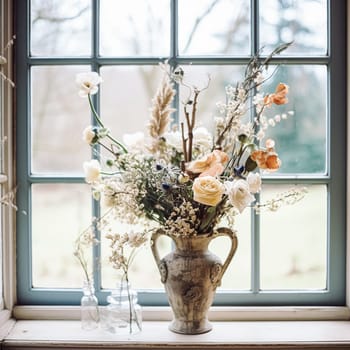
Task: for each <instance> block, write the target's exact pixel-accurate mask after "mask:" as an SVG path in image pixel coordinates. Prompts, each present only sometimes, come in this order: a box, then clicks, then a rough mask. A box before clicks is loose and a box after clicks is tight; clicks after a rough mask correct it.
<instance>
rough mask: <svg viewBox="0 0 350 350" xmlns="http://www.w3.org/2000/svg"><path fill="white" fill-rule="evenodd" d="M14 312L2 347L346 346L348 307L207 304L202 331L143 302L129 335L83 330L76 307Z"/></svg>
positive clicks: (349, 339)
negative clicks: (136, 329) (208, 323)
mask: <svg viewBox="0 0 350 350" xmlns="http://www.w3.org/2000/svg"><path fill="white" fill-rule="evenodd" d="M4 316H6V315H4ZM7 316H8V315H7ZM14 316H15V317H17V321H15V320H13V319H10V320H8V321H7V322H6V323H5V324H4V325H3V326H2V327H0V336H1V338H2V339H3V342H2V344H0V347H1V345H2V349H38V348H44V349H50V348H55V349H67V348H70V349H73V348H74V349H141V348H152V349H191V350H194V349H198V350H199V349H201V350H205V349H236V350H237V349H245V350H248V349H262V348H263V349H350V309H349V308H348V307H314V308H307V307H304V308H303V307H275V308H271V307H265V308H261V307H260V308H254V307H241V308H239V307H236V308H233V307H231V308H228V307H227V308H222V307H221V308H220V307H212V308H211V309H210V312H209V318H210V319H211V320H212V324H213V330H212V331H211V332H209V333H206V334H201V335H181V334H175V333H173V332H171V331H169V330H168V325H169V320H170V319H171V312H170V309H169V308H166V307H163V308H156V307H145V308H144V309H143V319H144V322H143V331H142V332H141V333H139V334H136V335H133V336H129V335H126V336H125V335H124V336H123V335H119V334H111V333H109V332H107V331H105V330H102V329H97V330H94V331H84V330H82V329H81V325H80V321H79V316H80V308H79V307H71V306H66V307H62V306H56V307H55V306H51V307H48V306H46V307H45V306H42V307H38V306H18V307H16V308H15V310H14ZM19 318H20V319H19Z"/></svg>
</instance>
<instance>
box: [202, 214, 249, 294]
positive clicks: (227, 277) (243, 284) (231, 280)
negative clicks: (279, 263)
mask: <svg viewBox="0 0 350 350" xmlns="http://www.w3.org/2000/svg"><path fill="white" fill-rule="evenodd" d="M250 224H251V216H250V211H249V209H246V210H245V211H244V212H243V213H242V214H240V215H238V216H237V217H236V218H235V224H234V227H230V226H228V225H227V224H225V223H224V222H222V223H221V224H220V226H222V227H230V228H231V229H233V230H236V234H237V238H238V248H237V250H236V253H235V255H234V256H233V259H232V261H231V263H230V265H229V266H228V268H227V270H226V272H225V273H224V276H223V278H222V281H221V286H220V290H248V289H250V287H251V285H250V281H251V273H250V272H251V235H250V232H251V225H250ZM230 247H231V245H230V240H229V239H228V238H225V237H219V238H217V239H215V240H213V241H212V242H211V243H210V245H209V250H210V251H212V252H213V253H214V254H216V255H217V256H218V257H219V258H220V259H221V261H222V262H224V261H225V259H226V257H227V254H228V252H229V249H230Z"/></svg>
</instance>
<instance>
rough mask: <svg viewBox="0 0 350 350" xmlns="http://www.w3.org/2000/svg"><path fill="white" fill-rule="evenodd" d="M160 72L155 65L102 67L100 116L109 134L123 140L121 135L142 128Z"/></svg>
mask: <svg viewBox="0 0 350 350" xmlns="http://www.w3.org/2000/svg"><path fill="white" fill-rule="evenodd" d="M161 74H162V73H161V70H160V69H159V67H158V66H117V67H103V68H102V69H101V75H102V78H103V84H102V85H101V116H102V119H103V120H104V122H105V124H106V126H108V127H109V128H110V129H111V133H112V135H114V136H115V137H116V138H118V139H119V140H122V139H123V135H124V134H129V133H135V132H139V131H141V132H143V131H145V129H146V126H147V123H148V119H149V117H150V107H151V101H152V98H153V95H154V94H155V92H156V90H157V87H158V85H159V84H160V81H161Z"/></svg>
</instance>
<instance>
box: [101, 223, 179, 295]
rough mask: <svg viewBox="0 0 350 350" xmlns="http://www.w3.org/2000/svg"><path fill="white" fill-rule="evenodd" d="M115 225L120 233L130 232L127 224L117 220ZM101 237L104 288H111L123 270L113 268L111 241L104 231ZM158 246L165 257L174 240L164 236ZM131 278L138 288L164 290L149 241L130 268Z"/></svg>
mask: <svg viewBox="0 0 350 350" xmlns="http://www.w3.org/2000/svg"><path fill="white" fill-rule="evenodd" d="M115 227H116V230H115V232H118V233H120V234H123V233H125V232H130V228H128V227H127V226H126V225H124V226H123V225H121V224H120V223H117V222H116V223H115ZM123 228H124V230H123ZM101 237H102V239H101V245H102V247H101V255H102V259H101V261H102V269H101V274H102V288H107V289H111V288H115V287H116V284H117V283H118V282H119V281H120V277H121V271H120V270H119V271H117V270H115V269H113V268H112V266H111V263H110V262H109V260H108V259H109V256H110V255H111V250H110V247H109V243H110V241H109V240H107V239H106V238H104V232H102V235H101ZM157 247H158V250H159V252H160V255H161V257H164V256H165V255H166V254H168V253H170V252H171V250H172V240H171V239H170V238H169V237H164V236H162V237H160V238H159V239H158V241H157ZM127 254H128V253H127ZM129 280H130V283H131V284H132V286H133V287H134V288H137V289H156V290H161V291H163V290H164V286H163V284H162V283H161V281H160V273H159V271H158V268H157V264H156V262H155V260H154V257H153V255H152V252H151V249H150V247H149V243H146V246H144V247H142V248H140V249H138V251H137V253H136V256H135V259H134V260H133V262H132V264H131V266H130V269H129Z"/></svg>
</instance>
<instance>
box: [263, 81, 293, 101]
mask: <svg viewBox="0 0 350 350" xmlns="http://www.w3.org/2000/svg"><path fill="white" fill-rule="evenodd" d="M288 91H289V87H288V85H286V84H284V83H279V84H278V85H277V87H276V90H275V92H274V93H273V94H270V95H266V96H265V98H264V104H265V105H267V106H271V105H272V104H273V103H274V104H276V105H284V104H286V103H288V98H287V94H288Z"/></svg>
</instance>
